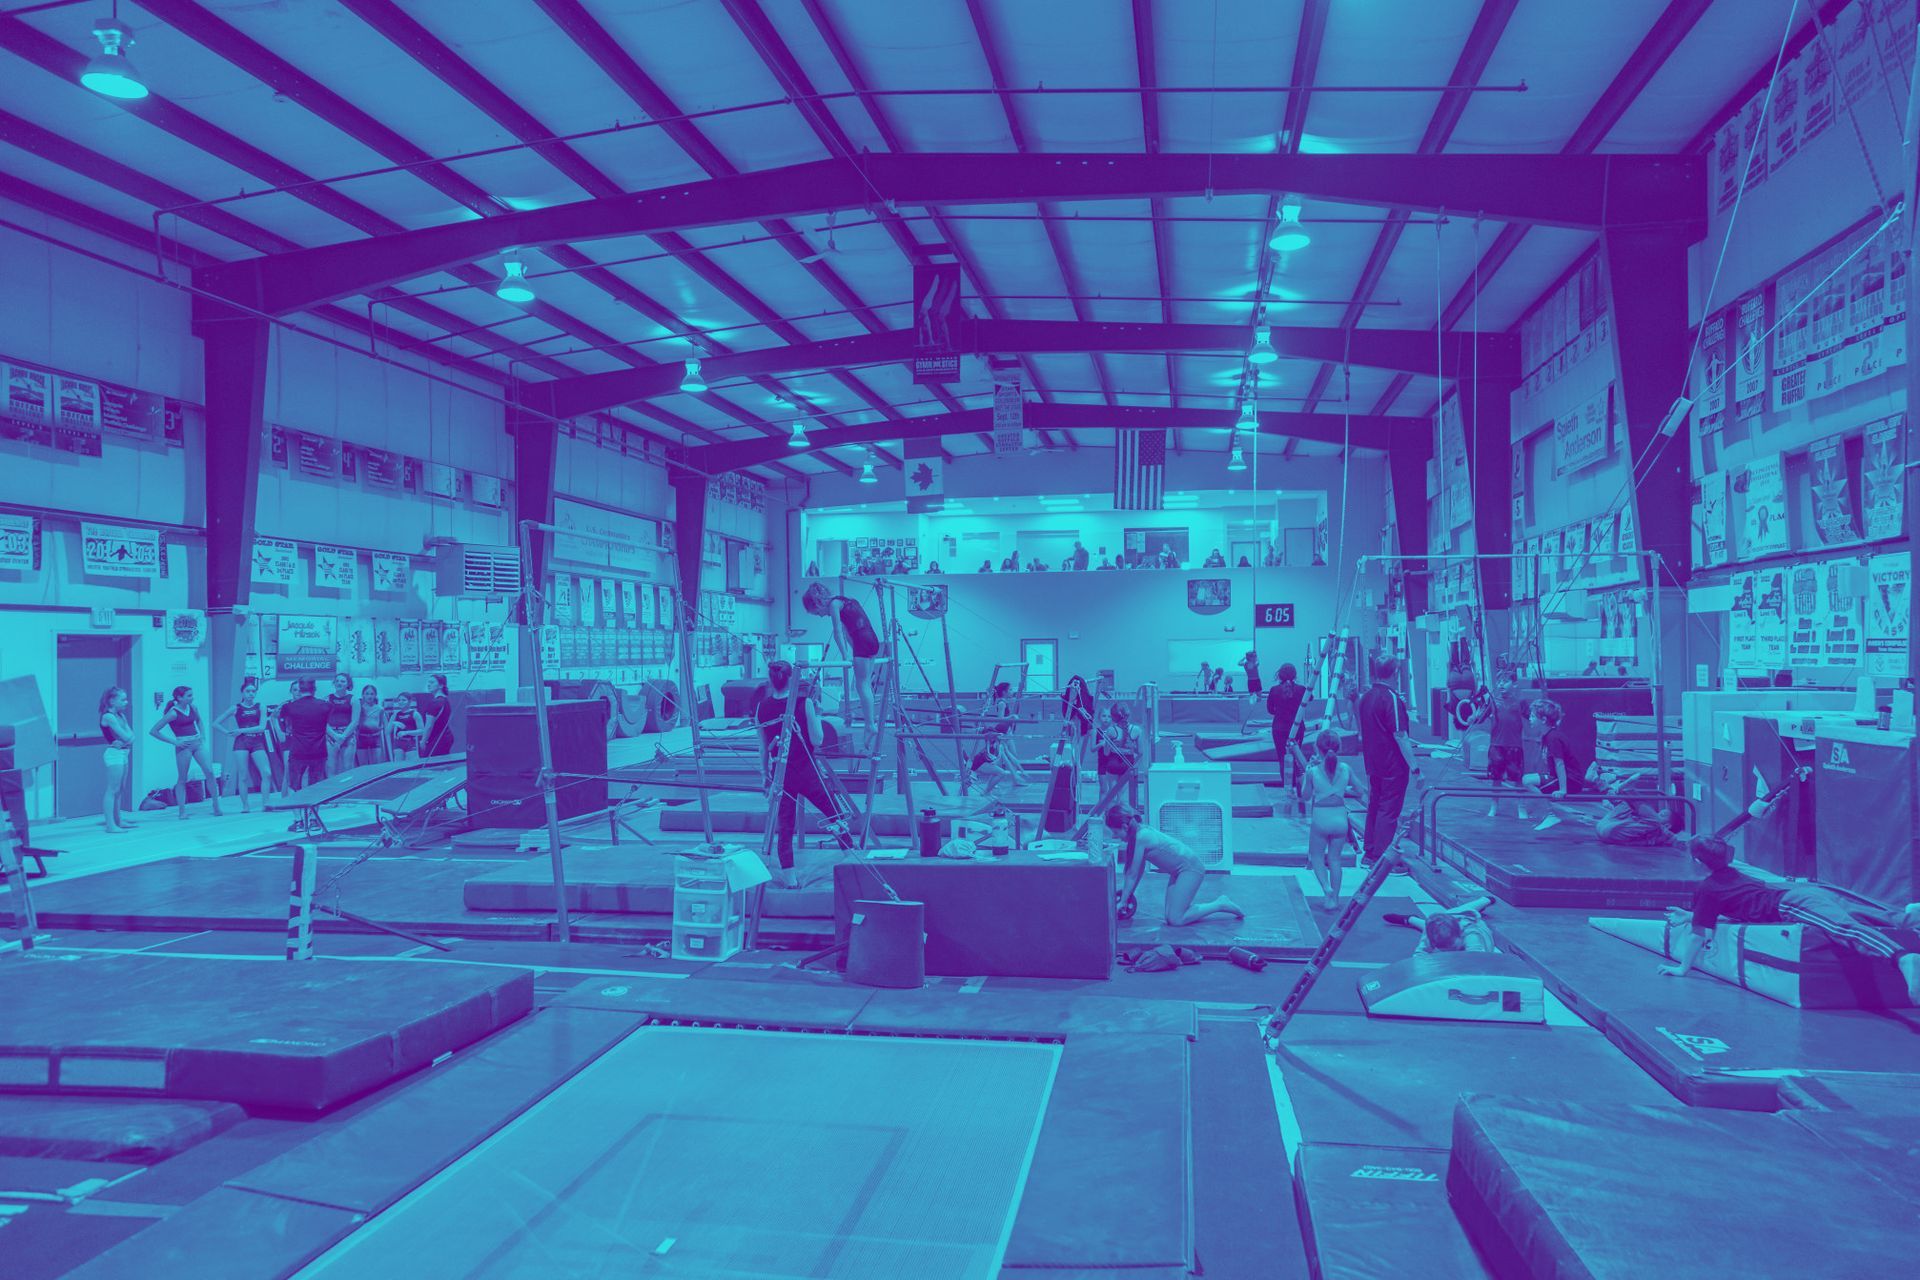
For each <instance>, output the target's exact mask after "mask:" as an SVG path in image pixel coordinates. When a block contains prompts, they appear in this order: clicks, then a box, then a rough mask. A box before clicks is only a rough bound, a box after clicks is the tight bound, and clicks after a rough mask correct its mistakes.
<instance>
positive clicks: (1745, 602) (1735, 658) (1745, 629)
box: [1727, 573, 1760, 671]
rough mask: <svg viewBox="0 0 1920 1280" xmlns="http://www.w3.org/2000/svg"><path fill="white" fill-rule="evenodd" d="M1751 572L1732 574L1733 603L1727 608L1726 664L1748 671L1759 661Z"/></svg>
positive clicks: (1755, 608)
mask: <svg viewBox="0 0 1920 1280" xmlns="http://www.w3.org/2000/svg"><path fill="white" fill-rule="evenodd" d="M1753 591H1754V581H1753V575H1752V574H1750V573H1736V574H1734V575H1733V604H1732V606H1731V607H1730V608H1729V609H1728V610H1727V665H1728V666H1729V667H1732V668H1733V669H1734V670H1736V671H1748V670H1752V669H1753V668H1755V667H1757V666H1759V665H1760V650H1759V633H1758V619H1757V618H1756V616H1755V615H1756V613H1757V612H1758V608H1757V602H1756V601H1755V599H1754V594H1753Z"/></svg>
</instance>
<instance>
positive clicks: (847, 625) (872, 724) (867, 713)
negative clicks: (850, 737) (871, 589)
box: [800, 565, 1018, 750]
mask: <svg viewBox="0 0 1920 1280" xmlns="http://www.w3.org/2000/svg"><path fill="white" fill-rule="evenodd" d="M1015 568H1018V566H1017V565H1016V566H1015ZM800 606H801V607H802V608H803V609H805V610H806V611H807V612H808V613H810V614H812V615H813V616H814V617H816V618H831V619H832V620H833V643H834V647H835V648H837V649H839V650H840V652H841V653H842V654H843V655H845V657H846V659H847V661H848V662H850V663H851V664H852V665H853V678H852V683H853V691H854V694H855V696H857V697H858V698H859V699H860V717H861V732H862V733H865V734H868V735H871V737H870V738H869V739H867V740H866V741H865V742H864V743H862V744H859V745H860V749H863V750H864V749H867V748H869V747H871V746H873V745H877V743H878V740H879V731H880V713H879V711H878V710H877V709H876V708H875V706H874V698H873V663H874V659H876V658H878V657H879V656H880V633H879V632H878V631H875V630H874V629H873V619H871V618H869V617H868V616H867V611H866V609H865V608H863V607H862V606H861V604H860V602H859V601H858V600H854V599H851V598H849V597H847V596H836V595H833V594H832V593H831V592H829V591H828V590H827V589H826V587H825V586H823V585H822V584H820V583H818V582H816V583H814V584H813V585H812V586H810V587H808V588H807V589H806V591H805V592H804V593H803V594H802V595H801V597H800Z"/></svg>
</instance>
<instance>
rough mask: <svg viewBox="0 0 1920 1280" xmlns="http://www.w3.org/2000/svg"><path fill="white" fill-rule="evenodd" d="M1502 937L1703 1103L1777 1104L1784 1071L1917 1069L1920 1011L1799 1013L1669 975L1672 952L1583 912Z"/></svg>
mask: <svg viewBox="0 0 1920 1280" xmlns="http://www.w3.org/2000/svg"><path fill="white" fill-rule="evenodd" d="M1492 923H1493V926H1494V934H1495V936H1496V937H1498V938H1499V939H1500V941H1501V943H1502V945H1503V946H1505V947H1506V948H1507V949H1508V950H1510V951H1513V952H1515V953H1516V954H1518V955H1521V956H1523V957H1524V958H1525V959H1527V960H1528V961H1529V962H1531V963H1532V964H1533V965H1534V967H1535V968H1537V969H1539V970H1540V972H1541V975H1542V976H1543V977H1544V978H1545V979H1546V983H1547V989H1548V990H1550V991H1552V992H1553V993H1554V994H1555V995H1557V996H1559V997H1560V999H1561V1000H1563V1001H1565V1002H1566V1004H1567V1005H1568V1006H1569V1007H1570V1008H1572V1009H1573V1010H1574V1012H1576V1013H1578V1014H1579V1015H1580V1016H1581V1017H1582V1018H1585V1019H1586V1020H1587V1021H1588V1022H1590V1023H1592V1024H1593V1025H1594V1026H1595V1027H1596V1028H1598V1029H1599V1030H1601V1031H1602V1032H1604V1033H1605V1034H1606V1036H1607V1038H1608V1039H1609V1040H1611V1041H1613V1042H1614V1043H1615V1044H1617V1045H1619V1046H1620V1048H1621V1049H1622V1050H1623V1051H1624V1052H1625V1053H1626V1054H1627V1055H1628V1056H1629V1057H1631V1058H1632V1059H1633V1060H1634V1061H1635V1062H1637V1063H1639V1064H1640V1065H1641V1066H1642V1067H1643V1068H1645V1069H1646V1071H1647V1072H1648V1073H1649V1074H1650V1075H1651V1076H1652V1077H1653V1078H1654V1079H1655V1080H1658V1081H1659V1082H1660V1084H1661V1085H1662V1086H1664V1087H1665V1088H1666V1089H1668V1090H1669V1091H1671V1092H1672V1094H1673V1095H1674V1096H1675V1097H1677V1098H1679V1099H1680V1100H1681V1101H1682V1102H1686V1103H1689V1104H1692V1105H1694V1106H1709V1107H1729V1108H1733V1109H1735V1110H1742V1111H1775V1110H1778V1109H1779V1108H1780V1107H1781V1106H1782V1105H1783V1102H1782V1096H1781V1087H1782V1079H1783V1077H1786V1076H1790V1075H1796V1074H1812V1075H1818V1074H1821V1073H1825V1072H1844V1073H1851V1072H1887V1073H1894V1074H1907V1073H1914V1074H1913V1075H1912V1077H1911V1078H1912V1081H1913V1086H1914V1088H1916V1089H1920V1010H1916V1009H1794V1008H1791V1007H1790V1006H1787V1005H1784V1004H1780V1003H1779V1002H1778V1001H1774V1000H1769V999H1767V998H1766V997H1765V996H1762V995H1756V994H1755V993H1753V992H1751V991H1742V990H1741V989H1740V988H1738V987H1735V986H1732V985H1730V984H1728V983H1725V982H1721V981H1719V980H1718V979H1716V978H1709V977H1707V976H1705V975H1704V974H1694V975H1689V976H1687V977H1685V978H1680V979H1675V978H1667V977H1662V976H1661V975H1660V974H1659V972H1658V969H1659V966H1660V965H1661V963H1663V962H1662V961H1661V959H1660V958H1659V957H1658V956H1656V955H1653V954H1652V953H1651V952H1648V951H1644V950H1642V949H1641V948H1639V947H1636V946H1634V945H1633V944H1632V943H1630V942H1622V941H1621V940H1620V939H1618V938H1614V937H1609V936H1608V935H1606V934H1604V933H1601V932H1600V931H1599V930H1598V929H1595V928H1593V927H1592V926H1590V925H1588V924H1587V923H1586V922H1585V920H1583V919H1581V918H1578V917H1572V918H1568V917H1551V918H1532V917H1518V916H1508V917H1496V918H1494V919H1493V920H1492Z"/></svg>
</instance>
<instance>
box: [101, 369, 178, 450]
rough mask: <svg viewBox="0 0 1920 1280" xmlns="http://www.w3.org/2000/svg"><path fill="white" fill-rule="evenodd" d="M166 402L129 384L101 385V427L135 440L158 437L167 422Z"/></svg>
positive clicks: (162, 398)
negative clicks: (118, 385) (127, 385)
mask: <svg viewBox="0 0 1920 1280" xmlns="http://www.w3.org/2000/svg"><path fill="white" fill-rule="evenodd" d="M166 414H167V402H166V399H165V398H164V397H162V396H155V395H148V394H147V393H146V392H144V391H135V390H133V389H132V388H130V387H116V386H114V385H112V384H111V383H104V382H103V383H101V384H100V426H101V428H102V429H103V430H106V431H111V432H113V433H114V434H115V435H119V436H129V437H131V438H133V439H135V440H157V439H159V438H160V433H161V429H162V427H163V426H164V425H165V423H166Z"/></svg>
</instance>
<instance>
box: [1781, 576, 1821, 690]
mask: <svg viewBox="0 0 1920 1280" xmlns="http://www.w3.org/2000/svg"><path fill="white" fill-rule="evenodd" d="M1825 567H1826V566H1824V565H1818V564H1796V565H1794V566H1793V567H1792V568H1790V569H1788V570H1787V665H1788V666H1790V667H1817V666H1820V665H1821V664H1823V663H1824V662H1825V661H1826V647H1825V646H1824V645H1823V644H1822V643H1821V631H1822V628H1824V627H1825V626H1826V622H1827V608H1826V602H1827V593H1826V581H1825V575H1824V574H1823V573H1822V572H1821V570H1822V569H1824V568H1825Z"/></svg>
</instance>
